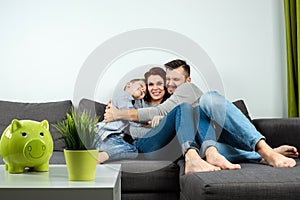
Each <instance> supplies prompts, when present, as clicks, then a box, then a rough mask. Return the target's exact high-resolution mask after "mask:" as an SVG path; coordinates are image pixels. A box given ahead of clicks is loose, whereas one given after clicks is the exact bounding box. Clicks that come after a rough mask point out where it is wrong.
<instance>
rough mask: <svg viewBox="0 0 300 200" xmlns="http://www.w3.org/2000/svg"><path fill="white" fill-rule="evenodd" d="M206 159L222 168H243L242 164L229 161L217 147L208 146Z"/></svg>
mask: <svg viewBox="0 0 300 200" xmlns="http://www.w3.org/2000/svg"><path fill="white" fill-rule="evenodd" d="M205 155H206V161H207V162H208V163H210V164H212V165H215V166H218V167H220V168H221V169H229V170H236V169H241V165H239V164H233V163H231V162H229V161H228V160H227V159H226V158H225V157H224V156H222V155H221V154H220V153H219V152H218V150H217V149H216V147H213V146H211V147H208V148H207V150H206V153H205Z"/></svg>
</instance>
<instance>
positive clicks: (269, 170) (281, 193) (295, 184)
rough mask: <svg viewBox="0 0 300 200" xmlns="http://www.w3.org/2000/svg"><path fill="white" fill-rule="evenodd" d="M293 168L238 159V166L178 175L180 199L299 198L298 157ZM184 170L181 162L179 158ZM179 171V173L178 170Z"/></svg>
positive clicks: (182, 165) (271, 199) (267, 199)
mask: <svg viewBox="0 0 300 200" xmlns="http://www.w3.org/2000/svg"><path fill="white" fill-rule="evenodd" d="M296 161H297V166H296V167H294V168H277V167H271V166H269V165H266V164H258V163H257V164H255V163H242V164H241V166H242V169H241V170H221V171H216V172H198V173H192V174H188V175H181V176H180V189H181V194H180V196H181V199H185V200H193V199H228V200H229V199H230V200H234V199H237V200H238V199H264V200H273V199H300V190H299V188H300V166H299V165H300V160H299V159H297V160H296ZM179 165H180V171H181V172H183V171H184V162H183V161H181V162H179ZM181 174H182V173H181Z"/></svg>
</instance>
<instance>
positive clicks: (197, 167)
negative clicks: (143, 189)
mask: <svg viewBox="0 0 300 200" xmlns="http://www.w3.org/2000/svg"><path fill="white" fill-rule="evenodd" d="M165 66H166V80H167V81H166V85H167V89H168V92H169V93H170V94H172V95H171V97H170V98H169V99H167V100H166V101H165V102H164V103H162V104H161V105H158V106H157V107H154V108H143V109H137V110H118V109H116V108H115V107H114V106H112V105H111V104H108V106H107V110H106V113H105V115H104V117H105V121H106V122H109V121H114V120H118V119H124V120H130V121H140V122H145V121H151V120H152V119H153V118H154V117H155V116H157V115H161V116H166V115H167V114H168V113H169V112H171V110H172V109H173V108H175V107H176V106H178V105H179V104H181V103H189V104H191V105H193V106H196V105H197V104H198V103H199V100H200V98H201V101H200V106H198V108H199V109H200V110H201V111H202V110H203V113H205V115H206V117H207V118H208V119H209V120H211V119H212V118H213V115H212V113H211V110H212V109H211V108H212V107H214V104H207V101H204V100H205V99H207V96H209V95H210V96H212V95H214V94H212V93H207V94H204V95H202V92H201V91H200V90H199V88H197V87H196V86H195V85H194V84H192V83H191V77H190V67H189V65H188V64H187V63H186V62H185V61H182V60H173V61H171V62H169V63H166V64H165ZM214 96H216V98H218V99H222V98H224V97H222V96H220V95H218V94H217V95H214ZM202 99H204V100H203V101H202ZM224 99H225V98H224ZM222 100H223V99H222ZM201 102H204V103H202V105H201ZM210 103H214V102H210ZM223 106H224V105H223ZM226 106H227V107H228V109H226V110H229V111H231V110H233V108H235V106H234V105H233V104H230V103H228V102H227V104H226ZM214 111H216V112H217V113H218V114H221V115H224V114H223V113H222V112H223V111H222V109H220V110H218V109H217V110H216V109H214ZM225 116H226V117H228V116H230V113H226V115H225ZM237 116H238V117H240V116H241V115H240V113H238V115H237ZM155 119H156V120H155V121H152V124H155V123H158V121H159V120H157V118H155ZM214 120H215V119H214ZM239 120H240V119H239ZM243 120H244V119H243ZM225 121H226V120H225ZM217 122H218V121H217ZM244 122H245V123H246V124H247V123H250V122H249V121H248V122H247V121H244ZM199 123H200V121H199ZM221 123H222V122H221ZM224 125H225V126H226V125H227V124H226V123H225V124H224ZM248 125H249V124H247V126H248ZM230 129H231V130H234V131H236V130H237V127H234V126H232V127H230ZM234 131H230V132H231V133H232V132H234ZM251 131H253V128H252V130H251ZM255 131H256V130H255ZM236 132H238V130H237V131H236ZM255 133H256V136H257V137H256V138H254V139H256V140H257V141H255V144H252V147H251V148H253V150H256V151H257V152H258V153H259V154H260V155H261V157H262V158H263V159H264V160H265V161H266V162H267V163H268V164H269V165H271V166H274V167H294V166H295V165H296V162H295V160H294V159H291V158H288V157H286V156H284V155H282V154H286V153H287V152H289V153H291V152H292V155H294V156H298V155H299V154H298V152H297V149H296V148H294V147H290V146H282V147H279V148H277V149H272V148H271V147H270V146H269V145H268V144H267V143H266V142H265V140H264V137H263V136H262V135H261V134H260V133H258V132H257V131H256V132H255ZM242 134H244V136H249V135H251V134H252V133H251V132H247V130H246V131H245V132H243V133H242ZM246 138H247V137H246ZM215 142H216V141H215ZM185 144H187V145H185ZM182 145H183V146H182V148H183V151H184V152H185V154H184V156H185V161H186V163H185V173H186V174H188V173H193V172H199V171H215V170H220V169H240V165H238V164H232V163H231V162H229V161H228V160H227V159H226V158H225V157H224V156H223V155H221V154H220V153H219V152H218V149H217V148H216V146H214V145H213V144H211V145H208V146H207V147H206V148H205V151H204V155H203V156H205V157H206V161H205V160H203V159H202V158H201V157H200V156H199V149H198V147H197V145H195V144H194V143H193V142H189V141H187V143H186V142H184V143H182ZM200 145H202V143H200ZM249 148H250V147H249Z"/></svg>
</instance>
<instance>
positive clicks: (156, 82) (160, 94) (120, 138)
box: [98, 67, 169, 163]
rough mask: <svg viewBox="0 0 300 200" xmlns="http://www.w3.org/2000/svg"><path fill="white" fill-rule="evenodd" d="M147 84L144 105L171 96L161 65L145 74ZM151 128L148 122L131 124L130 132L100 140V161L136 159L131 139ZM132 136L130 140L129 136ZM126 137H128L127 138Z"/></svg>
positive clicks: (136, 152) (156, 102) (160, 101)
mask: <svg viewBox="0 0 300 200" xmlns="http://www.w3.org/2000/svg"><path fill="white" fill-rule="evenodd" d="M144 77H145V82H146V86H147V92H146V96H145V98H144V100H145V104H144V105H143V106H145V107H150V106H156V105H158V104H160V103H162V102H164V100H166V99H167V98H168V97H169V94H168V92H167V90H166V87H165V85H166V72H165V70H164V69H162V68H160V67H153V68H151V69H150V70H149V71H148V72H146V73H145V74H144ZM149 130H150V127H149V126H148V124H145V125H144V126H129V132H127V133H125V134H124V133H122V134H118V135H116V134H113V135H112V136H110V137H108V138H106V139H105V140H104V141H100V142H101V143H100V144H99V150H100V152H99V155H98V163H103V162H105V161H106V160H117V159H134V158H136V157H137V155H138V150H137V148H136V147H135V146H134V145H133V144H131V143H132V142H131V139H133V140H138V139H139V138H140V137H142V136H143V135H145V134H146V133H147V132H148V131H149ZM129 135H130V136H131V138H130V140H128V139H127V138H128V136H129ZM125 137H126V138H125Z"/></svg>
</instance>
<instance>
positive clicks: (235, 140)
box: [195, 91, 265, 162]
mask: <svg viewBox="0 0 300 200" xmlns="http://www.w3.org/2000/svg"><path fill="white" fill-rule="evenodd" d="M195 113H196V116H199V117H200V119H199V120H198V127H197V134H196V135H197V137H196V139H197V142H198V143H200V144H202V145H201V152H202V156H204V152H205V151H206V149H207V147H209V146H215V147H216V148H217V149H218V151H219V153H220V154H222V155H223V156H225V157H226V158H227V159H228V160H229V161H231V162H241V161H260V160H261V159H262V158H261V156H260V155H259V154H258V153H256V152H255V146H256V144H257V142H258V141H259V140H261V139H265V137H264V136H262V135H261V133H259V132H258V131H257V130H256V128H255V126H254V125H253V124H252V123H251V122H250V121H249V120H248V118H247V117H246V116H245V115H244V114H243V113H242V112H241V111H240V110H239V109H238V108H237V107H236V106H235V105H233V104H232V103H231V102H229V101H228V100H226V99H225V98H224V97H223V96H222V95H220V94H219V93H217V92H215V91H213V92H207V93H205V94H204V95H203V96H202V97H201V99H200V102H199V105H198V106H196V107H195ZM214 123H217V124H218V125H219V127H221V128H222V129H219V130H220V131H218V132H216V125H215V124H214ZM216 141H217V142H216Z"/></svg>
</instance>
